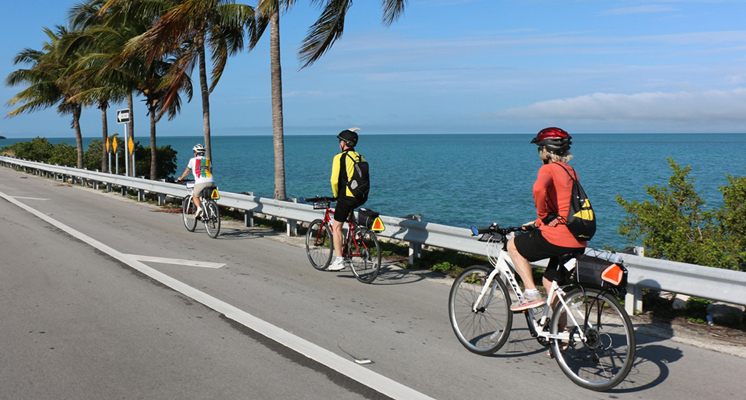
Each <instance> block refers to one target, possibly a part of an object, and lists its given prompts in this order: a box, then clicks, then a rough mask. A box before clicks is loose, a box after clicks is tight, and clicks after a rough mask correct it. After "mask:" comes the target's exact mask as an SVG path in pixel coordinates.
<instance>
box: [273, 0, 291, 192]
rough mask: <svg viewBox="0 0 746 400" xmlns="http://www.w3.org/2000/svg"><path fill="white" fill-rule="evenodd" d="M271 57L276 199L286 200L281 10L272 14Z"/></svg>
mask: <svg viewBox="0 0 746 400" xmlns="http://www.w3.org/2000/svg"><path fill="white" fill-rule="evenodd" d="M269 43H270V45H269V46H270V50H269V58H270V60H271V61H270V63H271V74H272V137H273V143H274V150H275V199H276V200H285V199H286V198H287V195H286V193H285V137H284V135H285V133H284V130H285V128H284V126H283V117H282V67H281V66H280V11H279V7H278V9H276V10H275V11H274V12H273V13H272V16H270V39H269Z"/></svg>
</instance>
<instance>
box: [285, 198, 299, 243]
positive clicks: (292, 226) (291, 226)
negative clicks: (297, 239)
mask: <svg viewBox="0 0 746 400" xmlns="http://www.w3.org/2000/svg"><path fill="white" fill-rule="evenodd" d="M290 201H292V202H293V203H297V202H298V199H290ZM287 234H288V236H298V221H296V220H294V219H290V218H288V224H287Z"/></svg>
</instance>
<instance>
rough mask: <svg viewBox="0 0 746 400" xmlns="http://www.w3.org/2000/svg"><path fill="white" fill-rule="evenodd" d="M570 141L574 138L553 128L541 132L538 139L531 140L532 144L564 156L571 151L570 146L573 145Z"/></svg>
mask: <svg viewBox="0 0 746 400" xmlns="http://www.w3.org/2000/svg"><path fill="white" fill-rule="evenodd" d="M570 139H572V136H570V134H568V133H567V132H565V131H564V130H562V129H560V128H555V127H551V128H545V129H542V130H541V131H539V133H538V134H537V135H536V137H535V138H533V139H531V143H536V144H537V145H539V146H540V147H545V148H546V149H547V151H549V152H551V153H554V154H557V155H564V154H565V153H566V152H567V151H568V150H570V145H571V144H572V141H570Z"/></svg>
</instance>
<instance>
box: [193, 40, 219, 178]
mask: <svg viewBox="0 0 746 400" xmlns="http://www.w3.org/2000/svg"><path fill="white" fill-rule="evenodd" d="M198 46H199V47H198V50H197V51H198V52H199V86H200V90H201V91H202V130H203V132H204V133H205V156H206V157H207V158H208V159H210V168H211V169H212V166H213V165H214V164H215V160H214V159H213V158H212V145H211V143H210V142H211V140H210V91H209V89H208V87H207V63H206V62H205V41H204V34H203V36H202V39H201V40H199V42H198Z"/></svg>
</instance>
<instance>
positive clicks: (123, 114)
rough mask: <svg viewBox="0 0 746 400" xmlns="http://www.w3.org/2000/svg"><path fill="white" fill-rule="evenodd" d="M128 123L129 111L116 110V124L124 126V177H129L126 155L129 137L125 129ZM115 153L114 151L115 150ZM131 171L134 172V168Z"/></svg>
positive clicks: (128, 158)
mask: <svg viewBox="0 0 746 400" xmlns="http://www.w3.org/2000/svg"><path fill="white" fill-rule="evenodd" d="M128 122H130V109H129V108H125V109H122V110H117V123H118V124H124V154H125V157H124V170H125V175H126V176H130V157H129V154H128V153H127V142H128V141H129V140H128V139H129V137H130V136H129V135H130V134H129V132H128V129H127V128H128V124H127V123H128ZM115 151H116V148H115ZM133 164H134V160H133ZM132 169H133V170H134V166H133V168H132ZM133 176H134V173H133Z"/></svg>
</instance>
